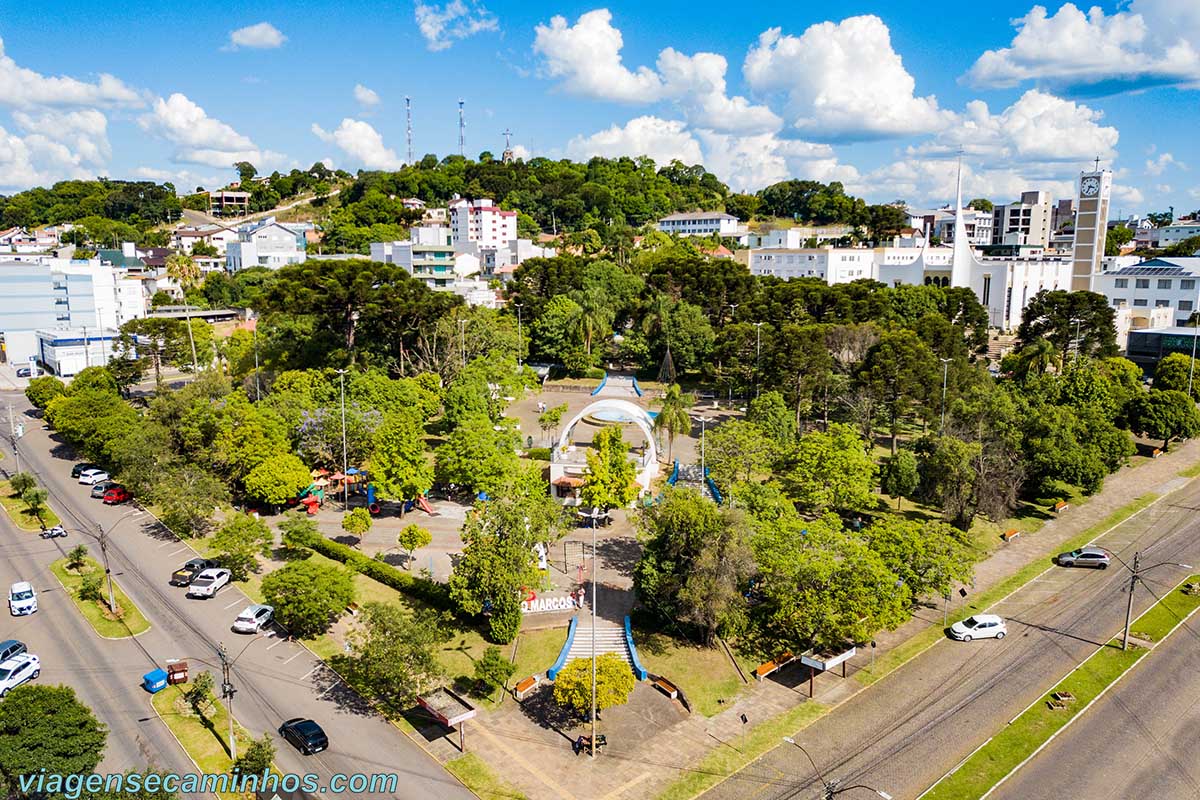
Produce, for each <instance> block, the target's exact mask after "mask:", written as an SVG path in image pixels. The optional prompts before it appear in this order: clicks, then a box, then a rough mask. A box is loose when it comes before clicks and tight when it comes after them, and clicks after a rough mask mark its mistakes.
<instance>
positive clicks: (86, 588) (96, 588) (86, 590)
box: [79, 572, 104, 600]
mask: <svg viewBox="0 0 1200 800" xmlns="http://www.w3.org/2000/svg"><path fill="white" fill-rule="evenodd" d="M103 585H104V578H103V577H102V576H101V575H100V573H99V572H89V573H87V574H86V575H84V576H83V580H82V581H80V583H79V599H80V600H99V599H100V598H101V597H102V596H103V595H102V594H101V591H100V590H101V588H102V587H103Z"/></svg>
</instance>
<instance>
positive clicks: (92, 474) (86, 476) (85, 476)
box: [79, 469, 110, 486]
mask: <svg viewBox="0 0 1200 800" xmlns="http://www.w3.org/2000/svg"><path fill="white" fill-rule="evenodd" d="M109 477H110V476H109V474H108V473H107V472H105V471H104V470H102V469H85V470H84V471H83V472H81V473H79V482H80V483H83V484H87V485H88V486H93V485H95V484H97V483H99V482H100V481H106V480H108V479H109Z"/></svg>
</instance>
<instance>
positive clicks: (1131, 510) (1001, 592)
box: [854, 494, 1158, 686]
mask: <svg viewBox="0 0 1200 800" xmlns="http://www.w3.org/2000/svg"><path fill="white" fill-rule="evenodd" d="M1156 499H1158V495H1156V494H1144V495H1142V496H1141V497H1139V498H1138V499H1137V500H1134V501H1133V502H1132V503H1129V504H1128V505H1125V506H1122V507H1121V508H1118V509H1117V510H1116V511H1114V512H1113V513H1111V514H1109V515H1108V516H1107V517H1106V518H1104V519H1103V520H1101V521H1100V522H1098V523H1096V524H1095V525H1093V526H1092V527H1090V528H1088V529H1087V530H1085V531H1083V532H1082V533H1080V534H1079V535H1078V536H1076V537H1074V538H1073V539H1070V540H1068V541H1067V542H1065V543H1064V544H1063V547H1062V549H1063V550H1064V551H1066V550H1074V549H1075V548H1076V547H1082V546H1084V545H1085V544H1089V543H1090V542H1092V541H1094V540H1095V539H1096V537H1098V536H1100V534H1102V533H1104V532H1105V531H1107V530H1108V529H1109V528H1112V527H1113V526H1115V525H1119V524H1121V523H1122V522H1124V521H1125V520H1127V519H1129V518H1130V517H1132V516H1133V515H1134V514H1136V513H1137V512H1139V511H1141V510H1142V509H1143V508H1146V507H1147V506H1148V505H1150V504H1151V503H1153V502H1154V501H1155V500H1156ZM1048 566H1050V565H1049V564H1048V563H1047V562H1045V561H1040V560H1039V561H1034V562H1032V563H1030V564H1026V565H1025V566H1024V567H1022V568H1021V569H1019V570H1017V571H1016V572H1015V573H1013V574H1012V575H1010V576H1009V577H1008V578H1006V579H1004V580H1002V581H1001V582H1000V583H998V584H996V585H995V586H993V587H992V588H990V589H988V590H986V591H984V592H982V593H981V594H978V595H976V596H975V597H974V599H973V600H972V602H971V603H970V604H969V605H968V606H966V607H964V608H959V610H957V611H955V612H954V613H952V614H951V615H950V624H953V623H955V622H957V621H958V620H960V619H965V618H967V617H968V616H970V615H971V614H974V613H975V612H977V611H979V610H980V609H984V608H987V607H988V606H990V605H992V604H993V603H995V602H996V601H997V600H999V599H1001V598H1002V597H1004V596H1005V595H1008V594H1010V593H1012V592H1014V591H1016V590H1017V589H1019V588H1021V587H1022V586H1024V585H1025V584H1026V583H1029V581H1031V580H1033V579H1034V578H1036V577H1037V576H1038V575H1040V574H1041V573H1042V572H1043V571H1045V569H1046V568H1047V567H1048ZM944 635H945V634H944V633H943V631H942V629H941V628H940V627H937V626H934V627H930V628H926V629H925V630H923V631H921V632H920V633H918V634H917V635H916V636H913V637H911V638H910V639H908V640H907V641H905V642H902V643H901V644H899V645H898V646H896V647H894V648H892V649H891V650H889V651H888V652H887V653H884V654H883V655H882V656H880V657H879V659H878V660H877V661H876V662H875V669H874V671H873V672H872V671H867V670H860V671H859V672H858V673H856V674H855V676H854V678H855V680H857V681H859V682H861V683H863V684H864V685H868V686H869V685H870V684H872V683H874V682H875V681H877V680H879V679H880V678H882V677H883V676H885V675H887V674H888V673H889V672H891V671H892V670H894V669H896V668H898V667H899V666H901V665H902V664H904V663H905V662H906V661H908V660H909V659H911V658H912V657H913V656H915V655H916V654H917V653H919V652H921V651H922V650H924V649H925V648H927V647H929V646H930V645H931V644H933V643H934V642H936V641H937V640H939V639H941V638H942V637H943V636H944Z"/></svg>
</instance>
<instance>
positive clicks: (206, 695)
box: [183, 670, 213, 716]
mask: <svg viewBox="0 0 1200 800" xmlns="http://www.w3.org/2000/svg"><path fill="white" fill-rule="evenodd" d="M183 699H184V700H185V701H186V702H187V704H188V705H189V706H191V707H192V711H194V712H195V713H196V714H197V715H200V716H203V715H204V714H205V713H207V711H208V707H209V706H210V705H212V701H213V676H212V673H211V672H209V671H208V670H205V671H203V672H201V673H200V674H199V675H196V676H195V677H193V678H192V680H191V682H190V683H189V684H188V687H187V688H186V689H184V690H183Z"/></svg>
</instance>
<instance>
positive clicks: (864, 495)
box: [785, 422, 875, 513]
mask: <svg viewBox="0 0 1200 800" xmlns="http://www.w3.org/2000/svg"><path fill="white" fill-rule="evenodd" d="M785 483H786V485H787V486H788V488H789V493H790V494H791V496H792V497H793V498H794V499H795V501H796V502H797V503H799V504H800V505H801V506H803V507H804V508H807V509H810V510H812V511H814V512H818V513H819V512H824V511H826V510H831V509H847V510H858V509H867V508H870V507H871V506H873V505H874V504H875V495H874V492H873V490H874V488H875V462H874V461H873V460H872V459H871V456H870V454H869V453H867V451H866V447H865V446H864V443H863V440H862V438H861V437H860V436H859V435H858V433H857V432H856V431H855V430H854V429H853V428H851V427H850V426H849V425H844V424H842V423H837V422H835V423H832V424H831V425H830V426H829V430H828V431H824V432H822V431H813V432H812V433H808V434H805V435H804V436H801V437H800V440H799V442H797V444H796V449H795V451H794V453H793V455H792V457H791V459H790V461H789V469H788V472H787V474H786V475H785Z"/></svg>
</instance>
